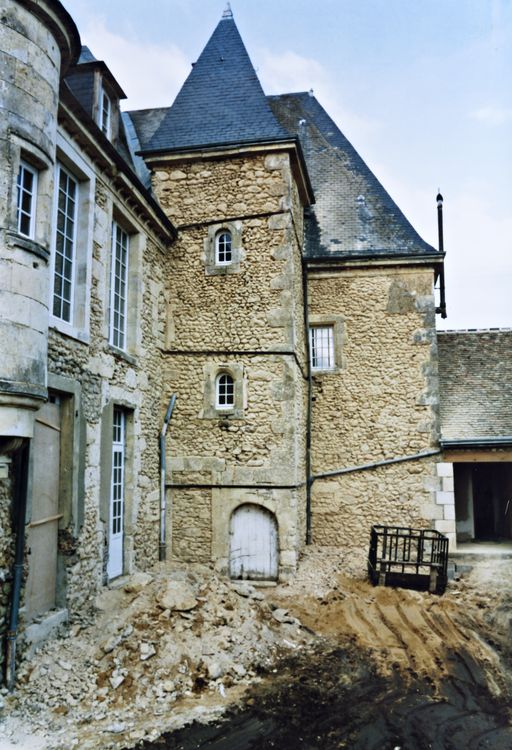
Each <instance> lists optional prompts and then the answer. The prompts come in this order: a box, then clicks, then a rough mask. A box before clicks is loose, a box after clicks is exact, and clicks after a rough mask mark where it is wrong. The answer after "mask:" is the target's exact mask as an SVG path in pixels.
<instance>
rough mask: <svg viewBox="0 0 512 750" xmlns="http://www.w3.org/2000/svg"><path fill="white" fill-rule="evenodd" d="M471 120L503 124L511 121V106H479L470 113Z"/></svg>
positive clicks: (489, 123) (486, 123)
mask: <svg viewBox="0 0 512 750" xmlns="http://www.w3.org/2000/svg"><path fill="white" fill-rule="evenodd" d="M469 116H470V118H471V119H472V120H477V121H478V122H482V123H484V124H485V125H504V124H506V123H508V122H512V107H493V106H487V107H481V108H480V109H476V110H474V111H473V112H471V113H470V115H469Z"/></svg>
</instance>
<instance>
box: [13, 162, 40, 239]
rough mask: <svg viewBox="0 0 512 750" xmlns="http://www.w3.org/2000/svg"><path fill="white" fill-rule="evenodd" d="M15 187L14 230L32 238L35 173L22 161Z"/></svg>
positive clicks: (35, 185) (34, 207)
mask: <svg viewBox="0 0 512 750" xmlns="http://www.w3.org/2000/svg"><path fill="white" fill-rule="evenodd" d="M16 187H17V202H16V224H17V227H16V228H17V231H18V233H19V234H23V235H24V236H25V237H31V238H32V237H33V236H34V227H35V215H36V195H37V172H36V171H35V169H33V168H32V167H30V166H29V165H28V164H26V163H25V162H23V161H22V162H21V164H20V168H19V171H18V179H17V181H16Z"/></svg>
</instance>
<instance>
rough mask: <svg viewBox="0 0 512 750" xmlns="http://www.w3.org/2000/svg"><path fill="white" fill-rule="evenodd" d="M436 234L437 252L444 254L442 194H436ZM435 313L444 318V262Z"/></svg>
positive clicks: (440, 274)
mask: <svg viewBox="0 0 512 750" xmlns="http://www.w3.org/2000/svg"><path fill="white" fill-rule="evenodd" d="M436 201H437V235H438V242H439V252H440V253H443V255H444V233H443V196H442V195H441V193H438V194H437V197H436ZM436 313H441V317H442V318H446V317H447V314H446V297H445V288H444V263H443V265H442V266H441V270H440V271H439V307H436Z"/></svg>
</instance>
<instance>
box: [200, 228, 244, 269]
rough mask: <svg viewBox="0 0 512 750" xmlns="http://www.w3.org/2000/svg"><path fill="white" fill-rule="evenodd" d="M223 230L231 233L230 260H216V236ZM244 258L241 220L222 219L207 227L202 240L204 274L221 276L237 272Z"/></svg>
mask: <svg viewBox="0 0 512 750" xmlns="http://www.w3.org/2000/svg"><path fill="white" fill-rule="evenodd" d="M224 232H229V234H230V235H231V262H230V263H218V262H217V237H218V236H219V235H221V234H222V233H224ZM243 259H244V250H243V247H242V222H241V221H224V222H221V223H219V224H211V225H210V226H209V227H208V237H207V238H206V239H205V241H204V262H205V274H206V276H223V275H228V274H232V273H239V272H240V266H241V263H242V261H243Z"/></svg>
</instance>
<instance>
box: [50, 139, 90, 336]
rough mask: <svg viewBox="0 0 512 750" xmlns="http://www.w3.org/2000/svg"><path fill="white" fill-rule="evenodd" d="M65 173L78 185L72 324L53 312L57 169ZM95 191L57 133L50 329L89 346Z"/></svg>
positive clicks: (82, 165)
mask: <svg viewBox="0 0 512 750" xmlns="http://www.w3.org/2000/svg"><path fill="white" fill-rule="evenodd" d="M61 166H62V167H63V168H64V169H65V170H66V171H68V172H69V173H70V174H71V176H72V177H74V179H76V180H77V181H78V210H77V217H78V219H77V227H76V236H77V242H76V261H75V269H74V272H73V275H74V295H73V309H72V319H71V322H69V323H68V322H67V321H64V320H61V319H60V318H56V317H55V316H54V315H53V314H52V310H53V278H54V271H55V252H54V248H55V242H56V227H57V201H58V175H59V169H60V167H61ZM94 189H95V176H94V172H93V171H92V169H91V168H90V167H89V166H88V164H87V163H86V162H85V160H84V159H83V158H82V156H81V155H80V154H79V153H78V151H76V149H75V148H74V146H73V145H72V144H70V143H68V142H67V141H66V140H65V139H64V138H63V137H62V135H61V134H60V133H58V134H57V163H56V166H55V184H54V206H53V221H52V239H51V248H52V253H51V269H50V279H51V283H50V299H49V311H50V326H51V327H52V328H55V329H57V330H58V331H60V332H61V333H64V334H65V335H66V336H70V337H72V338H75V339H78V340H79V341H82V342H84V343H88V342H89V321H90V297H91V273H92V236H93V222H94Z"/></svg>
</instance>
